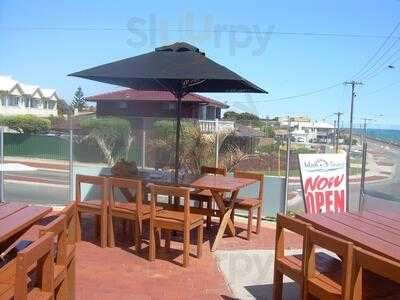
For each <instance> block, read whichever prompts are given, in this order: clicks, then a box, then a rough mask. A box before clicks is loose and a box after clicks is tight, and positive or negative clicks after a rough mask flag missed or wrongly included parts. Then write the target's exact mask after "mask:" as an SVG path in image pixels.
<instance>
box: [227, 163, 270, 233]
mask: <svg viewBox="0 0 400 300" xmlns="http://www.w3.org/2000/svg"><path fill="white" fill-rule="evenodd" d="M235 177H239V178H247V179H254V180H257V181H258V182H259V187H258V195H257V197H256V198H253V197H238V199H237V201H236V204H235V207H234V208H235V209H240V210H246V211H248V215H247V240H250V236H251V231H252V223H253V211H254V210H257V227H256V234H259V233H260V229H261V213H262V208H263V202H264V174H263V173H255V172H244V171H235ZM234 215H235V211H234V210H233V211H232V218H234Z"/></svg>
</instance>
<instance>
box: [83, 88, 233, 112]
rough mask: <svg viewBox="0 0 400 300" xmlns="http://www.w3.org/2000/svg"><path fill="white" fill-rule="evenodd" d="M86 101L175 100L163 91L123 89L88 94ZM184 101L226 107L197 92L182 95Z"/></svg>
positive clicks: (226, 106)
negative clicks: (92, 94)
mask: <svg viewBox="0 0 400 300" xmlns="http://www.w3.org/2000/svg"><path fill="white" fill-rule="evenodd" d="M87 100H88V101H93V102H94V101H123V100H124V101H176V99H175V97H174V96H173V95H172V94H171V93H169V92H164V91H138V90H133V89H124V90H120V91H116V92H110V93H104V94H99V95H94V96H90V97H88V98H87ZM182 101H184V102H199V103H204V104H211V105H215V106H218V107H221V108H228V107H229V106H228V105H226V104H225V103H222V102H219V101H217V100H214V99H211V98H207V97H204V96H201V95H198V94H194V93H191V94H187V95H186V96H185V97H183V99H182Z"/></svg>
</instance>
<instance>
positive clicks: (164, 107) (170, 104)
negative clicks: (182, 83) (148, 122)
mask: <svg viewBox="0 0 400 300" xmlns="http://www.w3.org/2000/svg"><path fill="white" fill-rule="evenodd" d="M161 108H162V110H167V111H176V105H175V102H168V103H163V104H162V106H161Z"/></svg>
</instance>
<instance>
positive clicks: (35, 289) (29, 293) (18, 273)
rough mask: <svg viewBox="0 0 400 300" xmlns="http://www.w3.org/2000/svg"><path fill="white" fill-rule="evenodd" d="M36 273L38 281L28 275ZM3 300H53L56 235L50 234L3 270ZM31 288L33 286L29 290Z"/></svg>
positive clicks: (0, 289)
mask: <svg viewBox="0 0 400 300" xmlns="http://www.w3.org/2000/svg"><path fill="white" fill-rule="evenodd" d="M32 272H35V274H36V275H37V278H36V280H31V279H30V278H29V276H28V273H32ZM0 274H1V276H0V298H1V299H18V300H20V299H21V300H25V299H54V234H52V233H47V234H45V235H43V236H42V237H41V238H39V239H38V240H36V241H35V242H33V243H32V244H31V245H29V246H28V247H27V248H25V249H23V250H21V251H20V252H18V254H17V257H16V258H15V259H14V260H12V261H10V262H9V263H8V264H7V265H6V266H5V267H3V268H2V270H1V273H0ZM28 284H29V285H33V286H32V287H29V289H28Z"/></svg>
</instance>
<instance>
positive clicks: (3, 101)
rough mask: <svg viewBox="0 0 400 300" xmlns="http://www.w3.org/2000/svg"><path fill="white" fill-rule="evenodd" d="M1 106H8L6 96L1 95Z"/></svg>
mask: <svg viewBox="0 0 400 300" xmlns="http://www.w3.org/2000/svg"><path fill="white" fill-rule="evenodd" d="M0 99H1V106H6V95H1V98H0Z"/></svg>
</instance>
